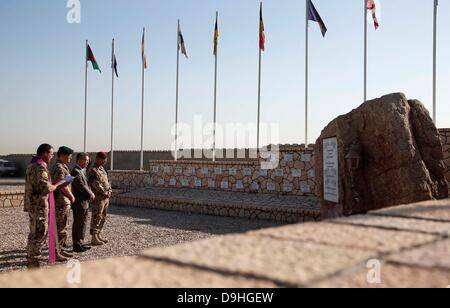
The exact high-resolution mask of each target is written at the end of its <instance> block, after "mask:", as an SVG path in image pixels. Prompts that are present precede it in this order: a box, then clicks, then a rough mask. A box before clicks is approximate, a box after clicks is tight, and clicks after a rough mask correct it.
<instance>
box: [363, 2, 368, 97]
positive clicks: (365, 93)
mask: <svg viewBox="0 0 450 308" xmlns="http://www.w3.org/2000/svg"><path fill="white" fill-rule="evenodd" d="M363 1H364V102H366V101H367V0H363Z"/></svg>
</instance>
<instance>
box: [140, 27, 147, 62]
mask: <svg viewBox="0 0 450 308" xmlns="http://www.w3.org/2000/svg"><path fill="white" fill-rule="evenodd" d="M141 53H142V64H143V65H144V69H147V67H148V65H147V55H146V54H145V28H144V31H143V32H142V43H141Z"/></svg>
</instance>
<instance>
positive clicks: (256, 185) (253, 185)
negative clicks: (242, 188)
mask: <svg viewBox="0 0 450 308" xmlns="http://www.w3.org/2000/svg"><path fill="white" fill-rule="evenodd" d="M252 189H253V190H259V184H258V183H256V182H253V183H252Z"/></svg>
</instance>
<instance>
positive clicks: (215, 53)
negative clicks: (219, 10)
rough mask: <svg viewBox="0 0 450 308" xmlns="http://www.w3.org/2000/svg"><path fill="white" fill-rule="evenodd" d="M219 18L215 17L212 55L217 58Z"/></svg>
mask: <svg viewBox="0 0 450 308" xmlns="http://www.w3.org/2000/svg"><path fill="white" fill-rule="evenodd" d="M218 19H219V17H218V15H216V27H215V29H214V55H215V56H217V47H218V45H219V20H218Z"/></svg>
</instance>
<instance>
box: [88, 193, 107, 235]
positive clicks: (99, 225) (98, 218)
mask: <svg viewBox="0 0 450 308" xmlns="http://www.w3.org/2000/svg"><path fill="white" fill-rule="evenodd" d="M108 207H109V199H106V200H95V201H94V202H93V203H92V218H91V235H94V234H100V233H102V231H103V227H104V226H105V222H106V215H107V213H108Z"/></svg>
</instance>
